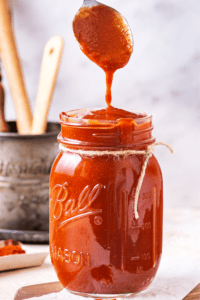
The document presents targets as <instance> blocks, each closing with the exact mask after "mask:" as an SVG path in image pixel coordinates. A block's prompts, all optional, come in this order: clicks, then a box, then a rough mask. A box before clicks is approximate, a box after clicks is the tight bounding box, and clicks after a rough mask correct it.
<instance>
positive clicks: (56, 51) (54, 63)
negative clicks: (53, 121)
mask: <svg viewBox="0 0 200 300" xmlns="http://www.w3.org/2000/svg"><path fill="white" fill-rule="evenodd" d="M62 50H63V39H62V38H61V37H59V36H55V37H53V38H51V39H50V40H49V41H48V42H47V44H46V46H45V49H44V54H43V60H42V66H41V73H40V80H39V86H38V93H37V99H36V107H35V113H34V117H33V126H32V134H42V133H44V132H45V130H46V124H47V115H48V111H49V106H50V102H51V98H52V94H53V90H54V87H55V83H56V78H57V74H58V69H59V65H60V60H61V55H62Z"/></svg>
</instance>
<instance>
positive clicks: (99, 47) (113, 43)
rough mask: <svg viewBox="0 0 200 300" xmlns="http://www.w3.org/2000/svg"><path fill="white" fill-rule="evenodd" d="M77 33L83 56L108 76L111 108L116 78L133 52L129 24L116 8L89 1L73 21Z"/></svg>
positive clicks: (109, 104) (108, 94) (107, 82)
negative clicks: (114, 79) (117, 71)
mask: <svg viewBox="0 0 200 300" xmlns="http://www.w3.org/2000/svg"><path fill="white" fill-rule="evenodd" d="M88 4H89V5H88ZM73 30H74V34H75V37H76V39H77V40H78V42H79V45H80V48H81V50H82V51H83V53H84V54H85V55H86V56H87V57H88V58H89V59H90V60H92V61H93V62H94V63H96V64H97V65H98V66H99V67H101V68H102V69H103V70H104V72H105V74H106V86H107V90H106V103H107V106H108V107H110V106H111V101H112V94H111V87H112V82H113V75H114V73H115V71H116V70H118V69H120V68H123V67H124V66H125V65H126V64H127V63H128V61H129V59H130V56H131V54H132V52H133V40H132V34H131V30H130V28H129V26H128V23H127V22H126V20H125V19H124V17H123V16H122V15H121V14H120V13H119V12H117V11H116V10H114V9H113V8H111V7H109V6H106V5H104V4H101V3H99V2H96V1H93V0H90V1H88V0H87V1H86V0H85V1H84V3H83V6H82V7H81V8H80V9H79V11H78V13H77V14H76V16H75V18H74V20H73Z"/></svg>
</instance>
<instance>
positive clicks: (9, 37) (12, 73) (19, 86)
mask: <svg viewBox="0 0 200 300" xmlns="http://www.w3.org/2000/svg"><path fill="white" fill-rule="evenodd" d="M0 45H1V54H2V60H3V63H4V66H5V70H6V73H7V76H8V81H9V84H10V88H11V92H12V96H13V100H14V103H15V108H16V113H17V127H18V132H19V133H21V134H27V133H30V132H31V125H32V114H31V109H30V105H29V101H28V97H27V93H26V88H25V84H24V80H23V75H22V70H21V65H20V60H19V57H18V53H17V48H16V45H15V39H14V35H13V30H12V24H11V22H10V15H9V12H8V9H7V6H6V2H5V0H0Z"/></svg>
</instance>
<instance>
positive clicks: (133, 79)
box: [4, 0, 200, 207]
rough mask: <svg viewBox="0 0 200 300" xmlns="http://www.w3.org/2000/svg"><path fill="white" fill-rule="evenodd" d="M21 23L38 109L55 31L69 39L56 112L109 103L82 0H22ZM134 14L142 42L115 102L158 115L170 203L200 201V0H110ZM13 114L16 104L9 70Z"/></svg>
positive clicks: (118, 79)
mask: <svg viewBox="0 0 200 300" xmlns="http://www.w3.org/2000/svg"><path fill="white" fill-rule="evenodd" d="M13 2H14V27H15V33H16V38H17V44H18V48H19V53H20V56H21V60H22V64H23V70H24V74H25V78H26V84H27V89H28V93H29V96H30V99H31V105H32V109H34V105H35V98H36V93H37V85H38V79H39V71H40V64H41V58H42V52H43V48H44V46H45V43H46V42H47V40H48V39H49V38H50V37H51V36H53V35H61V36H62V37H63V38H64V40H65V49H64V53H63V59H62V65H61V69H60V73H59V77H58V82H57V87H56V91H55V94H54V97H53V102H52V106H51V109H50V114H49V119H50V120H58V115H59V113H60V112H61V111H66V110H70V109H74V108H81V107H99V106H104V105H105V101H104V93H105V79H104V74H103V71H102V70H101V69H100V68H98V67H97V66H96V65H95V64H93V63H92V62H91V61H89V59H88V58H87V57H85V56H84V54H83V53H82V52H81V50H80V49H79V47H78V44H77V42H76V41H75V38H74V36H73V32H72V26H71V23H72V20H73V17H74V15H75V13H76V11H77V10H78V8H79V7H80V5H81V3H82V1H78V0H76V1H69V0H68V1H66V0H59V1H49V0H34V1H31V0H14V1H13ZM102 2H103V3H105V4H107V5H110V6H112V7H114V8H116V9H117V10H119V11H120V12H121V13H122V14H123V15H124V16H125V17H126V19H127V20H128V22H129V24H130V27H131V29H132V32H133V37H134V41H135V47H134V53H133V55H132V58H131V60H130V62H129V64H128V65H127V66H126V67H125V68H124V69H122V70H119V71H118V72H117V73H116V75H115V78H114V84H113V105H114V106H116V107H123V108H126V109H130V108H134V109H138V110H144V111H146V112H148V113H149V114H153V116H154V125H155V130H154V135H155V137H156V138H157V141H164V142H167V143H169V144H171V145H172V147H173V148H174V150H175V155H174V156H173V157H171V156H170V155H169V154H168V153H167V152H166V151H165V150H162V149H160V148H157V149H156V156H157V157H158V160H159V162H160V164H161V167H162V170H163V175H164V187H165V205H166V206H168V207H173V206H181V207H182V206H183V207H200V201H199V199H200V189H199V186H200V171H199V170H200V154H199V153H200V121H199V115H200V114H199V113H200V109H199V107H200V103H199V101H200V91H199V79H200V65H199V60H200V51H199V39H198V36H199V17H200V2H199V0H190V1H186V0H185V1H183V0H168V1H166V0H143V1H141V0H135V1H132V0H123V1H121V0H107V1H105V0H104V1H102ZM4 84H5V87H6V94H7V97H6V117H7V119H8V120H10V119H15V109H14V105H13V102H12V98H11V95H10V91H9V86H8V82H7V79H6V75H5V72H4Z"/></svg>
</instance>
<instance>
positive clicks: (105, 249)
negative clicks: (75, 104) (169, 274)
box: [50, 110, 163, 298]
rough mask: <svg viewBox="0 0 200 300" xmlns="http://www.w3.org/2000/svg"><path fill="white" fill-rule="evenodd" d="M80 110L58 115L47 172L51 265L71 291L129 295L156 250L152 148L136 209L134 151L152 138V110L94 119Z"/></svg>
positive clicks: (150, 269)
mask: <svg viewBox="0 0 200 300" xmlns="http://www.w3.org/2000/svg"><path fill="white" fill-rule="evenodd" d="M84 114H85V112H84V110H77V111H70V112H67V113H62V114H61V115H60V123H61V133H60V134H59V136H58V141H59V143H60V153H59V154H58V156H57V158H56V160H55V162H54V164H53V167H52V171H51V177H50V253H51V260H52V264H53V266H54V268H55V271H56V273H57V276H58V278H59V280H60V282H61V284H62V285H63V287H65V288H66V289H67V290H68V291H70V292H72V293H74V294H77V295H81V296H88V297H95V298H116V297H130V296H134V295H135V294H138V293H140V292H141V291H143V290H145V289H146V288H147V287H148V286H149V285H150V284H151V282H152V281H153V279H154V277H155V275H156V272H157V269H158V266H159V263H160V259H161V253H162V219H163V185H162V174H161V170H160V167H159V164H158V162H157V160H156V158H155V156H154V155H152V156H151V157H150V158H149V160H148V163H147V167H146V170H145V176H144V178H143V181H142V186H141V189H140V191H139V199H138V204H137V207H136V208H135V194H136V189H137V186H138V181H139V178H140V174H141V171H142V167H143V165H144V161H145V155H143V154H141V153H140V151H143V150H147V149H148V147H149V146H150V145H152V144H153V143H154V142H155V139H154V138H153V137H152V130H153V125H152V117H151V116H148V115H146V114H144V116H143V117H140V118H135V119H130V118H127V119H123V120H122V119H118V120H107V119H106V120H95V119H90V118H89V117H88V118H87V119H84V118H82V117H81V116H82V115H84ZM134 150H135V151H138V153H136V154H133V153H132V151H134ZM135 210H137V213H138V217H136V211H135Z"/></svg>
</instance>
